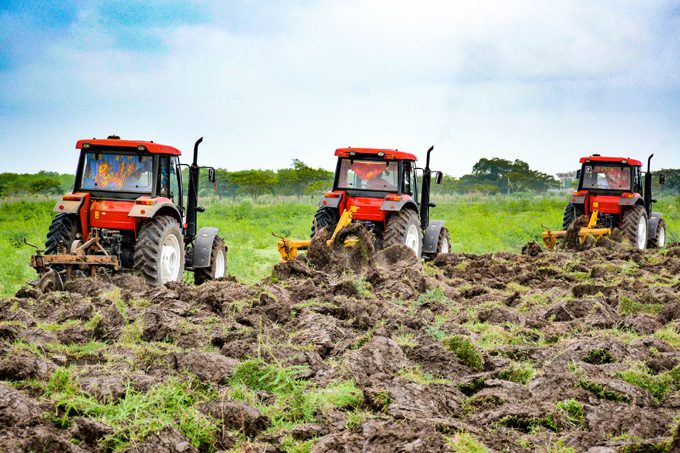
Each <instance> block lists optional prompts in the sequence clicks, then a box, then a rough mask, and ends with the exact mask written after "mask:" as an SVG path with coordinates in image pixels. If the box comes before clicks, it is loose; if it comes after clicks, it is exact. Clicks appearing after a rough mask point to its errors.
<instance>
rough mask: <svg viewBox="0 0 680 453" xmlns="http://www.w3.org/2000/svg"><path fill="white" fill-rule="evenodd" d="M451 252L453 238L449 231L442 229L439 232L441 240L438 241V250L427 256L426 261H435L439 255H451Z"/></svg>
mask: <svg viewBox="0 0 680 453" xmlns="http://www.w3.org/2000/svg"><path fill="white" fill-rule="evenodd" d="M450 251H451V236H450V235H449V230H447V229H446V228H442V229H441V230H440V231H439V238H438V239H437V250H436V251H435V252H434V253H429V254H427V255H425V259H426V260H433V259H435V258H436V257H437V255H439V254H442V253H449V252H450Z"/></svg>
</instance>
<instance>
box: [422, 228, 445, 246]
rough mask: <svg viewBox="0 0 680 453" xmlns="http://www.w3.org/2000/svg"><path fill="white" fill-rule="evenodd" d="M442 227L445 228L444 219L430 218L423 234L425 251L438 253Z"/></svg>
mask: <svg viewBox="0 0 680 453" xmlns="http://www.w3.org/2000/svg"><path fill="white" fill-rule="evenodd" d="M442 228H444V221H443V220H430V223H429V225H427V228H426V229H425V233H424V234H423V253H437V243H438V242H439V233H440V232H441V230H442Z"/></svg>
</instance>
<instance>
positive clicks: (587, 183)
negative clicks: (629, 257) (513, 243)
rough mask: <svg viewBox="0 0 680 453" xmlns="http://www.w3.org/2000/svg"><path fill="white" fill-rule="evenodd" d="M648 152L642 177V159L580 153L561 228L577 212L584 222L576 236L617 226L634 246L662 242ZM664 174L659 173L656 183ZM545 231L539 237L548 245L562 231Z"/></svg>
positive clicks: (661, 223)
mask: <svg viewBox="0 0 680 453" xmlns="http://www.w3.org/2000/svg"><path fill="white" fill-rule="evenodd" d="M653 156H654V155H653V154H652V155H651V156H649V159H648V160H647V171H646V172H645V176H644V190H643V178H642V170H641V169H642V162H640V161H639V160H635V159H630V158H624V157H604V156H600V155H599V154H593V155H592V156H589V157H582V158H581V160H580V163H581V164H582V166H581V169H580V170H578V171H577V172H576V177H577V179H578V189H577V191H576V192H574V193H573V195H572V196H571V199H570V202H569V204H568V205H567V207H566V209H565V211H564V219H563V222H562V228H563V229H564V230H566V229H567V228H569V226H570V225H571V224H572V222H574V220H575V219H577V218H578V217H580V216H583V215H585V216H586V217H587V218H588V219H589V222H588V225H587V226H586V227H585V228H581V229H580V231H579V237H580V238H581V239H582V240H583V239H584V238H585V237H587V236H589V235H592V236H595V237H597V236H603V235H611V233H612V229H614V228H618V229H620V230H621V232H622V233H623V236H624V237H625V238H626V239H628V240H629V241H630V242H631V243H632V244H633V245H634V246H635V247H636V248H638V249H639V250H644V249H645V248H647V247H650V248H655V247H663V246H664V244H665V243H666V223H665V222H664V220H663V219H662V218H661V214H660V213H658V212H653V211H652V203H655V202H656V200H654V199H652V172H651V171H650V164H651V160H652V157H653ZM664 182H665V178H664V176H663V175H660V176H659V183H660V184H664ZM564 230H563V231H546V232H544V233H543V240H544V241H545V243H546V245H547V247H548V248H549V249H552V248H553V247H554V246H555V243H556V240H557V239H558V238H563V237H564V236H565V235H566V231H564Z"/></svg>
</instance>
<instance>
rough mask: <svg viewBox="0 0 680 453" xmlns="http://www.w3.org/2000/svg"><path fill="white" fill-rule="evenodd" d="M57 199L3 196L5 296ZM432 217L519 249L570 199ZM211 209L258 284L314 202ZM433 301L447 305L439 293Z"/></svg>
mask: <svg viewBox="0 0 680 453" xmlns="http://www.w3.org/2000/svg"><path fill="white" fill-rule="evenodd" d="M56 200H57V197H55V198H54V199H46V198H43V199H40V200H37V201H28V200H26V201H17V200H16V198H13V199H7V200H4V201H3V200H0V250H3V251H6V252H5V253H3V254H1V256H0V296H9V295H12V294H13V293H14V292H16V291H17V290H18V289H19V288H20V287H21V286H22V285H23V284H24V283H25V282H26V281H28V280H32V279H34V278H35V277H36V274H35V272H34V271H33V269H31V268H30V266H29V261H30V256H31V254H32V253H33V252H34V249H33V248H31V247H29V246H26V245H25V244H24V240H27V241H28V242H30V243H32V244H35V245H37V246H40V247H42V246H43V244H44V241H45V234H46V233H47V230H48V228H49V226H50V222H51V221H52V217H53V215H54V213H53V212H52V208H53V207H54V204H55V202H56ZM433 201H434V202H436V203H437V207H436V208H434V209H433V210H432V211H431V217H432V218H433V219H442V220H444V221H445V222H446V226H447V228H448V229H449V231H450V233H451V250H452V251H454V252H465V253H492V252H498V251H519V250H520V248H521V247H522V245H523V244H525V243H526V242H528V241H531V240H536V241H538V242H540V234H541V232H542V230H543V226H546V227H552V228H557V227H558V226H559V225H560V224H561V222H562V213H563V211H564V207H565V205H566V203H567V196H566V195H558V196H552V195H551V196H548V197H545V198H541V197H509V198H508V197H505V196H489V197H482V196H476V195H467V196H449V197H444V198H443V199H436V198H435V199H434V200H433ZM201 204H202V205H203V206H205V207H206V212H205V213H203V214H200V215H199V227H200V226H215V227H218V228H219V229H220V233H219V234H220V235H221V236H222V237H223V238H224V239H225V242H226V244H227V246H228V248H229V254H228V264H227V266H228V269H227V272H228V274H230V275H234V276H236V277H237V278H239V279H240V280H242V281H244V282H247V283H253V282H256V281H259V280H261V279H262V278H264V277H267V276H268V275H270V274H271V267H272V266H273V265H274V264H276V263H277V262H278V261H279V254H278V252H277V250H276V241H277V240H276V238H274V237H272V233H276V234H279V235H286V236H289V237H294V238H306V237H308V236H309V229H310V225H311V220H312V219H313V217H314V212H315V211H316V203H315V202H314V201H310V199H309V198H306V199H305V200H304V201H301V202H299V203H294V202H283V203H279V204H276V203H275V204H253V203H252V202H250V201H243V202H239V203H232V202H230V203H227V202H224V203H219V202H218V201H216V200H210V199H208V200H203V201H202V202H201ZM654 209H655V211H659V212H662V213H663V214H664V218H665V220H666V223H667V225H668V239H669V241H671V242H672V241H680V206H679V204H678V203H677V201H676V199H675V198H674V197H663V198H661V199H660V200H659V203H657V204H656V205H655V207H654ZM431 296H432V299H431V300H432V301H433V302H441V303H445V298H443V297H442V296H443V295H441V294H432V295H431Z"/></svg>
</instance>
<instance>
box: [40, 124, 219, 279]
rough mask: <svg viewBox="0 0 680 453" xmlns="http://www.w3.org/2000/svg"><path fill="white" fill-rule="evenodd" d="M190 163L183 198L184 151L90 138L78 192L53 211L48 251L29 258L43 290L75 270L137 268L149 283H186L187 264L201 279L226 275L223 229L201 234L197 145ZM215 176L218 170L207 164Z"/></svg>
mask: <svg viewBox="0 0 680 453" xmlns="http://www.w3.org/2000/svg"><path fill="white" fill-rule="evenodd" d="M202 140H203V138H200V139H198V140H197V141H196V144H195V145H194V160H193V163H192V164H191V165H185V166H188V167H189V172H188V173H189V181H188V182H189V187H188V194H187V195H186V204H185V203H184V190H183V187H182V172H181V167H182V165H183V164H180V162H179V156H180V155H181V152H180V151H179V150H178V149H176V148H173V147H171V146H167V145H161V144H159V143H154V142H152V141H141V140H121V139H120V137H118V136H109V137H108V138H106V139H91V140H89V139H85V140H79V141H78V142H77V143H76V148H77V149H79V150H81V151H80V160H79V162H78V169H77V171H76V175H75V185H74V189H73V192H72V193H69V194H67V195H64V197H63V199H62V200H60V201H59V202H57V204H56V206H55V208H54V210H55V211H56V212H57V213H58V214H57V215H56V216H55V217H54V219H53V220H52V224H51V225H50V229H49V232H48V233H47V241H46V243H45V251H44V254H42V253H41V252H40V251H39V252H38V253H37V254H36V255H34V256H33V257H32V258H31V264H32V266H33V267H34V268H35V269H36V270H37V271H38V273H39V274H40V275H41V279H40V286H41V287H42V288H43V289H60V288H61V287H62V285H63V282H64V281H65V280H66V279H68V278H71V277H73V276H74V275H85V274H89V275H92V276H94V275H95V274H96V273H97V270H98V269H102V268H106V269H109V270H111V271H118V270H134V271H135V272H136V273H138V274H139V275H141V276H142V277H144V278H145V279H146V280H147V281H148V282H149V283H150V284H151V285H153V286H160V285H163V284H164V283H166V282H171V281H180V280H182V277H183V275H184V270H185V269H188V270H192V271H193V272H194V280H195V282H196V284H200V283H203V282H205V281H207V280H213V279H216V278H220V277H223V276H224V274H225V269H226V254H227V250H226V247H225V245H224V241H223V240H222V239H221V238H220V237H219V236H217V231H218V230H217V228H201V229H200V230H199V231H198V233H197V232H196V224H197V222H196V221H197V214H198V213H199V212H203V211H204V208H201V207H199V206H198V205H197V201H198V190H197V189H198V178H199V172H200V168H201V167H199V166H198V164H197V160H198V146H199V144H200V143H201V141H202ZM208 169H209V178H210V180H211V181H214V178H215V171H214V169H213V168H211V167H208Z"/></svg>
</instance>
